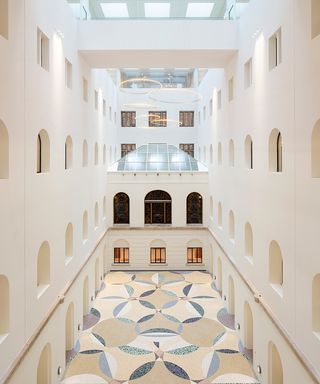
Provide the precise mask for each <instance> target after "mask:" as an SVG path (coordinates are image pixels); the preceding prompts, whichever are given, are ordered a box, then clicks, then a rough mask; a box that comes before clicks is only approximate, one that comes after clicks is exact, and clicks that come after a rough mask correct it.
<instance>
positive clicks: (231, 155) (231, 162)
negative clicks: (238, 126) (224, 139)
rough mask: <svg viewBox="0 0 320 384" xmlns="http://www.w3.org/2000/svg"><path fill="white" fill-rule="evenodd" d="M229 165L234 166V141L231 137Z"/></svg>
mask: <svg viewBox="0 0 320 384" xmlns="http://www.w3.org/2000/svg"><path fill="white" fill-rule="evenodd" d="M229 166H230V167H234V142H233V140H232V139H231V140H230V141H229Z"/></svg>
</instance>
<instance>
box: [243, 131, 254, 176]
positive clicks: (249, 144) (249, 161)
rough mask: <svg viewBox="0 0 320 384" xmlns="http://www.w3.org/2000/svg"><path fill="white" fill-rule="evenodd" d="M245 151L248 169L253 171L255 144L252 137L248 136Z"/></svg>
mask: <svg viewBox="0 0 320 384" xmlns="http://www.w3.org/2000/svg"><path fill="white" fill-rule="evenodd" d="M244 150H245V163H246V167H247V168H249V169H253V144H252V139H251V136H250V135H248V136H247V137H246V139H245V142H244Z"/></svg>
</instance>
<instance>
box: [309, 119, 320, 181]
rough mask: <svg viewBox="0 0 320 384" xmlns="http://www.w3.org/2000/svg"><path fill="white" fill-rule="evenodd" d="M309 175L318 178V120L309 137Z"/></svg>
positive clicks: (319, 132)
mask: <svg viewBox="0 0 320 384" xmlns="http://www.w3.org/2000/svg"><path fill="white" fill-rule="evenodd" d="M311 174H312V177H320V120H318V121H317V123H316V124H315V126H314V128H313V131H312V137H311Z"/></svg>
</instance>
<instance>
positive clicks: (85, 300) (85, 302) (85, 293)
mask: <svg viewBox="0 0 320 384" xmlns="http://www.w3.org/2000/svg"><path fill="white" fill-rule="evenodd" d="M89 300H90V298H89V278H88V276H86V278H85V279H84V281H83V290H82V315H83V316H86V315H88V313H89V309H90V304H89V303H90V301H89Z"/></svg>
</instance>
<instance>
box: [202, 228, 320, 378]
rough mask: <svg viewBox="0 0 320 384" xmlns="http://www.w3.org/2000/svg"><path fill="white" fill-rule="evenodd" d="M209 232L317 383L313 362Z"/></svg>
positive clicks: (255, 299)
mask: <svg viewBox="0 0 320 384" xmlns="http://www.w3.org/2000/svg"><path fill="white" fill-rule="evenodd" d="M208 231H209V233H210V234H211V236H212V237H213V239H214V240H215V242H216V243H217V244H218V246H219V248H220V249H221V251H222V252H223V254H224V255H225V256H226V258H227V260H228V261H229V263H230V264H231V265H232V267H233V268H234V269H235V270H236V272H237V274H238V275H239V276H240V278H241V280H242V281H243V282H244V283H245V285H246V286H247V287H248V288H249V290H250V292H251V293H252V294H253V296H254V301H255V302H256V303H260V304H261V307H262V309H263V310H264V312H265V313H266V314H267V316H268V317H269V319H270V320H271V322H272V323H273V325H274V326H275V327H276V328H277V330H278V331H279V333H280V334H281V336H282V337H283V338H284V339H285V341H286V343H287V344H288V346H289V347H290V349H291V350H292V352H293V353H294V355H295V356H296V357H297V359H298V360H299V361H300V363H301V364H302V366H303V367H304V368H305V369H306V371H307V372H308V374H309V375H310V377H311V379H312V380H313V381H314V382H315V383H317V384H319V383H320V373H319V372H318V371H317V370H316V368H315V367H314V366H313V364H312V363H311V362H310V361H309V360H308V358H307V357H306V355H305V353H304V352H303V351H302V350H301V349H300V347H299V346H298V345H297V344H296V342H295V341H294V340H293V338H292V337H291V336H290V334H289V333H288V332H287V331H286V329H285V327H284V326H283V325H282V323H281V322H280V321H279V319H277V317H276V316H275V315H274V313H273V311H272V309H271V308H270V306H269V305H268V303H267V302H266V301H265V300H264V299H263V297H262V295H261V294H259V292H258V291H257V289H256V287H255V286H254V285H253V284H252V283H251V282H250V281H249V280H247V279H246V278H245V277H244V275H243V274H242V273H241V271H240V270H239V268H238V267H237V265H236V264H235V262H234V261H233V260H232V259H231V258H230V256H229V255H228V254H227V252H226V251H225V250H224V248H223V246H222V245H221V243H220V242H219V241H218V240H217V238H216V236H215V234H214V232H213V230H212V229H211V228H208Z"/></svg>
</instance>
